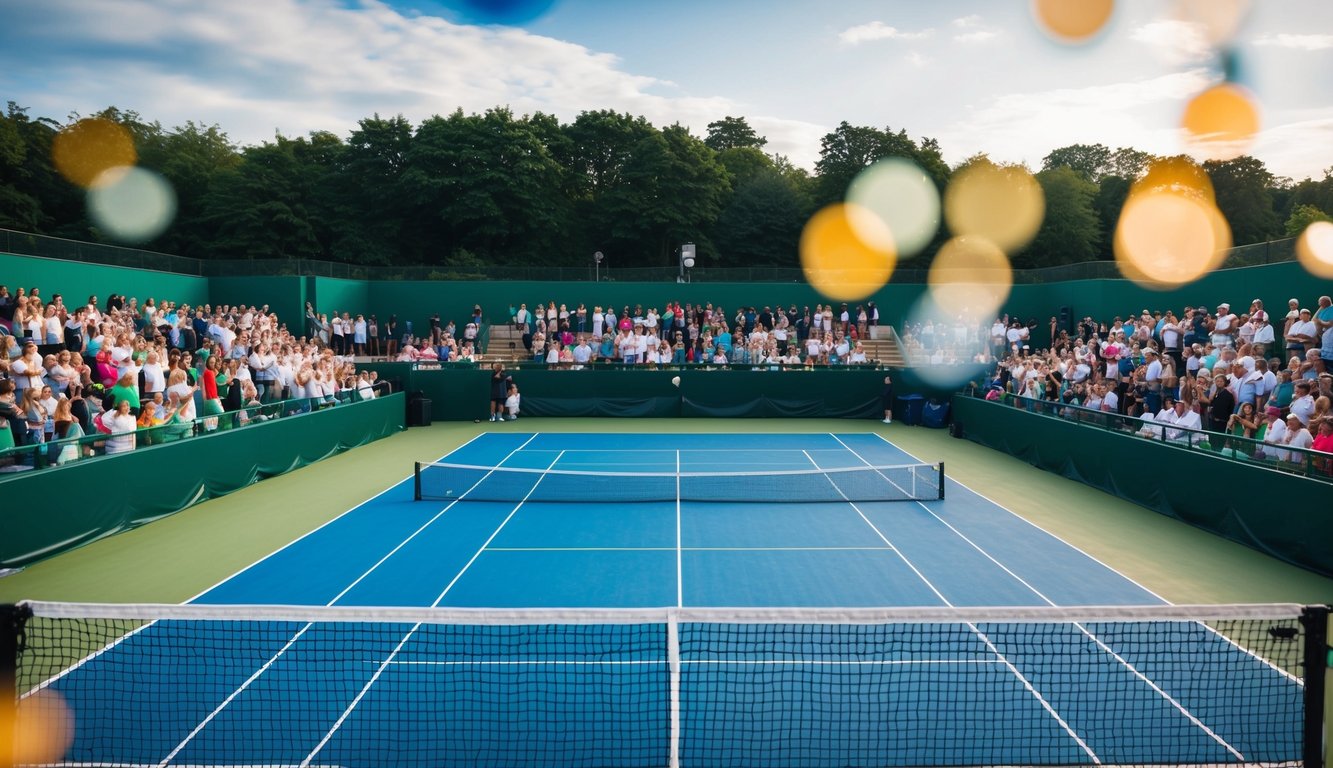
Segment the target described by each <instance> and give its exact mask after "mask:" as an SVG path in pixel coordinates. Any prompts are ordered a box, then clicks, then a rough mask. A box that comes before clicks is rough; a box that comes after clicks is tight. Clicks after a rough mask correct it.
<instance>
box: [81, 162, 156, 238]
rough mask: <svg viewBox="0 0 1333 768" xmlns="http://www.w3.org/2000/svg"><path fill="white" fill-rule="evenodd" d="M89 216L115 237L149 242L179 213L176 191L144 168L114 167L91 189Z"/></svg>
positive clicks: (99, 178) (89, 193)
mask: <svg viewBox="0 0 1333 768" xmlns="http://www.w3.org/2000/svg"><path fill="white" fill-rule="evenodd" d="M88 215H89V217H90V218H92V220H93V223H94V224H96V225H97V226H98V227H99V228H100V229H102V230H103V231H104V232H106V233H107V234H108V235H110V236H111V237H113V238H115V239H117V240H119V241H121V242H124V243H135V244H137V243H146V242H148V241H149V240H152V239H153V238H155V237H157V236H158V235H160V234H162V232H163V231H165V230H166V228H167V227H168V226H170V224H171V220H172V219H173V218H175V216H176V192H175V190H173V189H172V188H171V185H170V184H169V183H167V180H166V179H164V178H162V177H161V176H159V175H157V174H156V173H153V172H152V171H149V170H147V169H144V168H126V167H121V168H112V169H110V170H107V171H104V172H102V174H101V175H99V176H98V178H97V180H96V181H95V182H94V183H93V185H92V188H91V189H89V190H88Z"/></svg>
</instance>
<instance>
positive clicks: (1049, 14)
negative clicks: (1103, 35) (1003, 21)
mask: <svg viewBox="0 0 1333 768" xmlns="http://www.w3.org/2000/svg"><path fill="white" fill-rule="evenodd" d="M1114 10H1115V0H1032V17H1033V18H1034V19H1036V20H1037V24H1038V25H1039V26H1040V27H1041V28H1042V30H1043V31H1045V32H1046V34H1047V35H1048V36H1050V37H1052V38H1054V39H1055V40H1058V41H1060V42H1062V43H1082V42H1086V41H1088V40H1089V39H1091V38H1092V37H1094V36H1095V35H1096V34H1097V33H1098V32H1100V31H1101V30H1102V28H1103V27H1105V26H1106V22H1107V21H1109V20H1110V18H1111V13H1112V11H1114Z"/></svg>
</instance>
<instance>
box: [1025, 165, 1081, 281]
mask: <svg viewBox="0 0 1333 768" xmlns="http://www.w3.org/2000/svg"><path fill="white" fill-rule="evenodd" d="M1037 183H1039V184H1041V189H1042V192H1043V193H1044V194H1045V196H1046V216H1045V218H1044V219H1043V220H1042V224H1041V229H1040V230H1038V232H1037V237H1036V239H1034V240H1033V241H1032V244H1031V245H1029V246H1028V247H1027V249H1026V250H1025V251H1024V252H1023V253H1021V254H1019V255H1018V256H1017V257H1016V258H1015V259H1014V266H1016V267H1022V268H1031V267H1047V266H1053V265H1056V264H1076V263H1078V262H1081V261H1091V260H1093V259H1094V258H1096V255H1097V246H1098V241H1099V239H1100V236H1101V226H1100V222H1099V221H1098V217H1097V212H1096V210H1095V209H1094V201H1095V199H1096V197H1097V185H1096V184H1094V183H1093V182H1092V181H1091V180H1090V179H1087V178H1085V177H1084V176H1083V172H1082V171H1078V170H1075V169H1073V168H1071V167H1069V166H1067V165H1060V166H1057V167H1055V168H1050V169H1048V170H1044V171H1041V172H1040V173H1038V174H1037Z"/></svg>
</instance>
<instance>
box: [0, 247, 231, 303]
mask: <svg viewBox="0 0 1333 768" xmlns="http://www.w3.org/2000/svg"><path fill="white" fill-rule="evenodd" d="M208 283H209V280H208V278H206V277H194V276H191V275H177V274H173V273H171V272H153V271H151V270H146V269H129V268H126V267H109V266H105V265H102V264H83V263H81V262H77V261H62V260H60V259H44V258H41V257H39V256H16V255H14V254H9V253H0V285H7V286H9V292H10V295H13V294H14V293H15V292H16V291H17V289H18V287H19V286H23V287H24V288H25V289H30V288H34V287H36V288H40V289H41V291H42V299H43V301H47V300H49V299H50V298H51V296H52V295H53V294H57V293H59V294H62V295H63V296H64V298H65V305H66V306H73V307H77V306H81V305H82V304H84V303H85V302H86V301H88V297H89V296H91V295H93V294H96V295H97V298H98V299H100V300H101V305H102V306H106V297H107V296H110V295H111V294H113V293H119V294H123V295H125V296H127V297H131V298H137V299H138V300H139V304H140V305H142V304H143V303H144V301H146V300H147V299H149V298H150V297H151V298H153V299H154V300H156V301H159V302H160V301H162V300H168V301H174V302H176V303H177V304H181V303H186V304H190V305H200V304H204V303H206V302H207V301H208V300H209V293H208Z"/></svg>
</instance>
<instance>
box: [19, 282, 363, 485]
mask: <svg viewBox="0 0 1333 768" xmlns="http://www.w3.org/2000/svg"><path fill="white" fill-rule="evenodd" d="M353 333H355V328H354V330H353ZM342 351H343V353H344V354H342V355H340V354H337V353H336V352H335V350H334V349H333V348H332V347H331V346H330V345H329V344H328V343H327V342H326V340H325V339H323V338H311V337H304V336H296V335H294V334H292V333H291V332H289V331H288V329H287V326H286V325H284V324H282V323H281V322H280V320H279V318H278V317H277V315H275V314H273V313H271V312H270V311H269V308H268V307H267V306H263V307H255V306H244V305H237V306H230V305H221V306H216V307H215V306H211V305H204V306H201V307H191V306H189V305H188V304H179V305H178V304H176V303H174V302H171V301H161V302H158V301H155V300H154V299H152V298H149V299H146V300H145V301H144V302H143V304H142V305H140V304H139V302H138V300H137V299H136V298H127V297H125V296H120V295H115V294H113V295H111V296H109V297H107V299H106V300H105V301H100V300H99V298H98V297H97V296H89V297H88V300H87V301H86V302H84V303H81V304H78V305H71V304H67V303H66V302H65V301H64V298H63V297H62V296H61V295H60V294H52V295H51V296H50V298H49V299H47V298H45V297H43V296H42V294H41V291H40V290H39V289H38V288H32V289H31V290H27V291H25V290H24V289H22V288H20V289H18V290H17V291H16V292H15V293H14V294H12V295H11V294H10V292H9V289H8V287H7V286H0V421H3V422H4V423H3V424H0V429H2V430H3V432H2V433H0V447H3V446H4V445H6V444H8V443H10V442H12V444H13V446H15V447H22V446H33V445H41V444H47V443H50V444H51V446H50V451H49V455H48V456H46V457H45V458H46V460H48V461H50V462H52V463H61V462H64V461H69V460H72V459H74V458H78V457H79V456H80V455H83V454H85V453H88V452H91V451H94V450H96V451H100V452H105V453H118V452H123V451H128V450H132V449H133V448H135V447H136V445H138V444H140V443H141V442H153V441H156V440H159V439H166V438H168V437H170V438H173V439H175V438H179V437H181V436H184V435H185V434H190V433H193V432H194V431H195V430H197V429H203V430H209V429H215V428H218V426H219V424H220V423H221V424H224V425H225V424H234V423H245V422H246V421H248V420H250V419H252V418H254V419H265V418H269V417H271V415H274V414H276V413H280V412H283V408H284V407H283V405H281V404H286V406H287V407H288V408H290V409H291V410H309V409H312V408H318V407H323V406H325V405H328V404H333V403H336V402H338V400H339V399H340V396H341V397H342V398H343V399H346V398H347V397H349V396H355V397H357V398H362V399H368V398H370V397H373V396H374V389H375V385H376V381H375V375H374V373H373V372H370V371H361V372H358V371H357V370H356V368H355V366H354V364H353V362H352V359H351V357H350V354H351V348H349V347H344V348H343V349H342ZM349 390H350V391H349ZM275 404H276V405H277V408H276V409H275V408H267V407H266V406H270V405H275ZM228 414H231V416H230V417H229V418H225V417H227V415H228ZM97 433H101V434H103V435H106V436H107V437H106V439H104V440H99V441H82V442H81V441H79V440H77V438H82V437H85V436H89V437H92V436H95V435H96V434H97ZM24 455H25V456H27V457H28V459H29V461H30V462H31V461H32V458H33V457H34V456H36V455H37V454H36V452H33V451H28V452H24Z"/></svg>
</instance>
